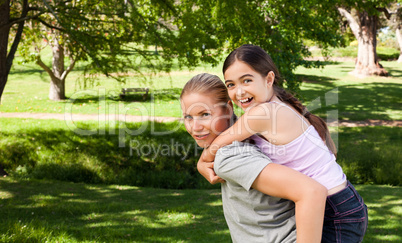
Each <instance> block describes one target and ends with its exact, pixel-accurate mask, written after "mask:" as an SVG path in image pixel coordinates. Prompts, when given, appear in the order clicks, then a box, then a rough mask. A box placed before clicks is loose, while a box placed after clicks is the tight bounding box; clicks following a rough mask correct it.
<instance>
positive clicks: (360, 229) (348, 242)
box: [322, 182, 368, 243]
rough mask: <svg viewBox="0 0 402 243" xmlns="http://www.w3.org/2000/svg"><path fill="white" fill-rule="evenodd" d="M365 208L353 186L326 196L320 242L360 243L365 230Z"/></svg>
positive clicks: (350, 185) (366, 220)
mask: <svg viewBox="0 0 402 243" xmlns="http://www.w3.org/2000/svg"><path fill="white" fill-rule="evenodd" d="M367 224H368V215H367V206H366V205H365V204H364V201H363V198H362V197H361V196H360V195H359V194H358V193H357V191H356V189H355V188H354V187H353V185H352V184H351V183H350V182H348V185H347V186H346V188H345V189H343V190H342V191H340V192H338V193H336V194H334V195H331V196H328V197H327V203H326V206H325V216H324V228H323V234H322V242H336V243H355V242H362V241H363V237H364V235H365V233H366V230H367Z"/></svg>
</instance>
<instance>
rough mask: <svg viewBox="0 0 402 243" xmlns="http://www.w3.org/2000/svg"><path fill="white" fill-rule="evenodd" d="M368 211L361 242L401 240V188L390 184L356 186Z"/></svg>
mask: <svg viewBox="0 0 402 243" xmlns="http://www.w3.org/2000/svg"><path fill="white" fill-rule="evenodd" d="M356 190H357V191H358V192H359V193H360V194H361V196H362V197H363V199H364V201H365V203H366V205H367V207H368V213H369V225H368V229H367V233H366V236H365V238H364V241H363V242H401V240H402V237H401V231H402V224H401V218H402V211H401V208H400V205H401V203H402V189H401V188H400V187H399V188H395V187H391V186H385V185H384V186H373V185H366V186H356Z"/></svg>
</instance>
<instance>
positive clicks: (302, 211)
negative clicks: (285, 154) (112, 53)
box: [180, 74, 327, 243]
mask: <svg viewBox="0 0 402 243" xmlns="http://www.w3.org/2000/svg"><path fill="white" fill-rule="evenodd" d="M180 101H181V108H182V111H183V116H184V124H185V127H186V129H187V131H188V133H189V134H190V135H191V136H192V137H193V138H194V139H195V141H196V142H197V144H198V145H199V146H200V147H203V148H207V147H208V146H210V144H211V143H212V142H213V140H214V139H215V138H216V137H217V136H218V135H219V134H220V133H221V132H222V131H224V130H226V129H227V128H228V127H229V126H230V125H231V124H232V122H231V121H232V120H233V119H232V118H233V117H234V113H233V109H232V103H231V101H230V98H229V96H228V93H227V89H226V86H225V85H224V83H223V82H222V81H221V80H220V79H219V77H217V76H215V75H210V74H200V75H197V76H195V77H193V78H192V79H191V80H190V81H188V82H187V84H186V85H185V86H184V88H183V91H182V93H181V96H180ZM254 139H255V141H258V140H262V139H261V138H259V137H258V136H254ZM203 164H207V163H203ZM214 166H215V170H216V173H217V174H218V175H219V176H221V177H222V178H224V179H225V180H226V183H223V184H221V187H222V204H223V209H224V215H225V219H226V222H227V224H228V226H229V230H230V234H231V237H232V240H233V242H240V243H243V242H295V241H296V234H297V242H307V243H312V242H320V240H321V234H322V222H323V217H324V206H325V198H326V196H327V190H326V189H325V187H323V186H322V185H320V184H319V183H318V182H316V181H315V180H313V179H311V178H309V177H308V176H305V175H303V174H301V173H299V172H297V171H295V170H292V169H290V168H286V167H285V166H282V165H278V164H273V163H271V161H270V160H269V158H268V157H267V156H265V155H264V154H263V153H262V152H261V151H260V150H259V149H258V147H256V146H255V145H253V144H250V143H233V144H232V145H230V146H226V147H224V148H222V149H221V150H220V151H219V152H218V154H217V156H216V159H215V164H214ZM268 195H269V196H268ZM280 197H281V198H280ZM282 198H287V199H289V200H292V201H294V202H295V203H293V202H291V201H289V200H285V199H282ZM295 204H296V209H295ZM295 211H296V212H295ZM295 214H296V217H295ZM295 218H296V220H295ZM295 221H296V225H297V233H296V227H295Z"/></svg>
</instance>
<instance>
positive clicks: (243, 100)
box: [239, 97, 254, 104]
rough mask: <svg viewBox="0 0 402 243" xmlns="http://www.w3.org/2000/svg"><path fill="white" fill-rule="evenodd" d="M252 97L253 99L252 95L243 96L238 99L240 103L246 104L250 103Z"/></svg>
mask: <svg viewBox="0 0 402 243" xmlns="http://www.w3.org/2000/svg"><path fill="white" fill-rule="evenodd" d="M253 99H254V98H253V97H249V98H244V99H241V100H239V102H240V103H241V104H247V103H250V102H251V101H252V100H253Z"/></svg>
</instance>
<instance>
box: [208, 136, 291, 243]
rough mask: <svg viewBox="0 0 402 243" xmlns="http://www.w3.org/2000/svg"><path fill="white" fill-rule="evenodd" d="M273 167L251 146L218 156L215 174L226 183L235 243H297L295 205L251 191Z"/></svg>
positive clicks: (224, 189)
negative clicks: (259, 176)
mask: <svg viewBox="0 0 402 243" xmlns="http://www.w3.org/2000/svg"><path fill="white" fill-rule="evenodd" d="M269 163H271V160H270V159H269V158H268V157H267V156H266V155H264V154H263V153H262V152H261V151H260V149H259V148H258V147H257V146H255V145H253V144H249V143H243V142H237V141H235V142H233V143H232V144H231V145H228V146H225V147H223V148H221V149H220V150H219V151H218V152H217V154H216V157H215V164H214V170H215V173H216V174H217V175H218V176H220V177H221V178H223V179H224V180H226V183H222V186H221V187H222V203H223V212H224V215H225V219H226V222H227V224H228V226H229V230H230V235H231V237H232V241H233V242H239V243H244V242H251V243H254V242H269V243H273V242H296V220H295V205H294V203H293V202H292V201H289V200H286V199H282V198H277V197H271V196H268V195H266V194H263V193H261V192H259V191H257V190H255V189H253V188H251V185H252V184H253V182H254V180H255V179H256V178H257V176H258V175H259V174H260V173H261V171H262V170H263V169H264V168H265V166H267V165H268V164H269Z"/></svg>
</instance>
